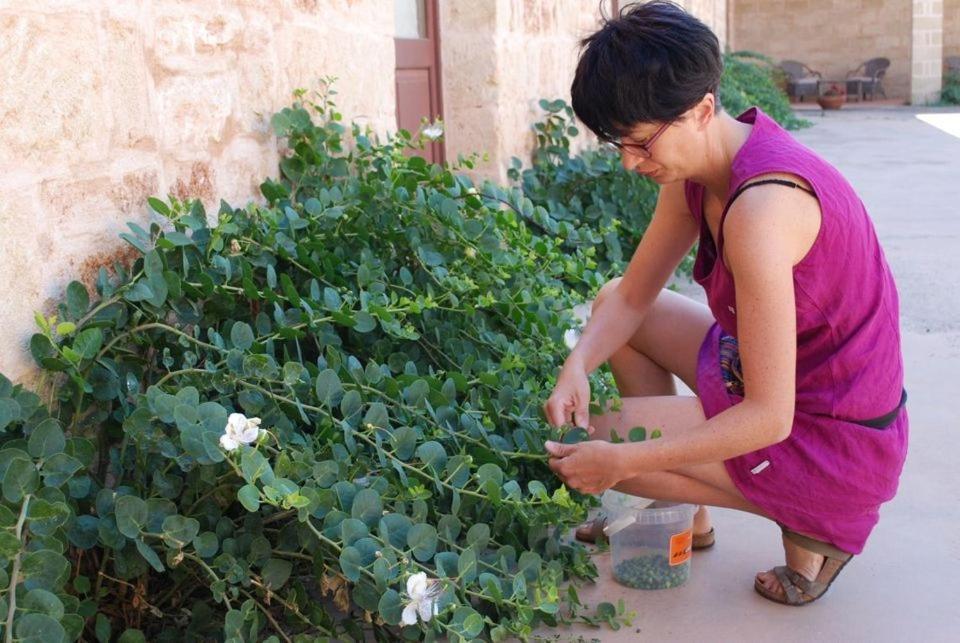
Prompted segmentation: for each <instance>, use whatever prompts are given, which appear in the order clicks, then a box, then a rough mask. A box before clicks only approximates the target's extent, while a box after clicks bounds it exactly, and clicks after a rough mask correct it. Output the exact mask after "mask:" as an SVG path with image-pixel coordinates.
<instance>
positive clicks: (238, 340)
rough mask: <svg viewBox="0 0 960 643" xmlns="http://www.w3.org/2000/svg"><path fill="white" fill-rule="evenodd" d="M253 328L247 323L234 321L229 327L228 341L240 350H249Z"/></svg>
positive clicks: (252, 338) (251, 343) (251, 344)
mask: <svg viewBox="0 0 960 643" xmlns="http://www.w3.org/2000/svg"><path fill="white" fill-rule="evenodd" d="M254 339H255V338H254V335H253V329H252V328H250V325H249V324H245V323H243V322H234V323H233V327H231V329H230V341H231V343H233V345H234V346H236V347H237V348H239V349H240V350H243V351H245V350H250V347H251V346H253V342H254Z"/></svg>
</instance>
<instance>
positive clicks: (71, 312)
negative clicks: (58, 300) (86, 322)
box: [57, 281, 90, 335]
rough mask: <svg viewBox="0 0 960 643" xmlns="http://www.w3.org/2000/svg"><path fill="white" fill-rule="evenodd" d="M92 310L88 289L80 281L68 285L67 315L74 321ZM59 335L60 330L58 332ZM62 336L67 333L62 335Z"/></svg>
mask: <svg viewBox="0 0 960 643" xmlns="http://www.w3.org/2000/svg"><path fill="white" fill-rule="evenodd" d="M88 308H90V295H89V294H87V288H86V286H84V285H83V284H82V283H80V282H79V281H71V282H70V283H69V284H67V315H68V316H69V318H70V319H71V320H73V321H76V320H78V319H80V318H81V317H82V316H83V314H84V313H85V312H87V309H88ZM57 332H58V333H59V332H60V331H59V329H58V330H57ZM60 334H61V335H63V334H65V333H60Z"/></svg>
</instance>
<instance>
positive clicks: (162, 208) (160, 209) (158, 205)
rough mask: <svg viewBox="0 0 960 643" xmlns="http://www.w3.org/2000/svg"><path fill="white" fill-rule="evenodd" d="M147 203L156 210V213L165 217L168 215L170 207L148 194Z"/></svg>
mask: <svg viewBox="0 0 960 643" xmlns="http://www.w3.org/2000/svg"><path fill="white" fill-rule="evenodd" d="M147 203H148V204H149V205H150V207H151V208H153V211H154V212H156V213H157V214H159V215H162V216H165V217H169V216H170V208H168V207H167V204H166V203H164V202H163V201H161V200H160V199H158V198H156V197H152V196H149V197H147Z"/></svg>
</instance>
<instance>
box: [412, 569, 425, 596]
mask: <svg viewBox="0 0 960 643" xmlns="http://www.w3.org/2000/svg"><path fill="white" fill-rule="evenodd" d="M425 591H427V573H426V572H418V573H416V574H413V575H411V576H410V578H408V579H407V595H408V596H410V598H412V599H413V600H414V601H417V600H419V599H420V597H422V596H423V593H424V592H425Z"/></svg>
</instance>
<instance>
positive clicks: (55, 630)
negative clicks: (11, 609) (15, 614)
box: [14, 613, 67, 643]
mask: <svg viewBox="0 0 960 643" xmlns="http://www.w3.org/2000/svg"><path fill="white" fill-rule="evenodd" d="M14 632H16V640H17V641H19V642H20V643H53V642H54V641H65V640H66V636H67V634H66V631H65V630H64V629H63V626H62V625H60V623H59V622H58V621H57V620H55V619H52V618H50V617H49V616H47V615H46V614H37V613H30V614H24V615H23V616H21V617H20V618H18V619H17V621H16V625H15V627H14Z"/></svg>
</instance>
